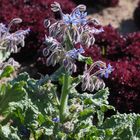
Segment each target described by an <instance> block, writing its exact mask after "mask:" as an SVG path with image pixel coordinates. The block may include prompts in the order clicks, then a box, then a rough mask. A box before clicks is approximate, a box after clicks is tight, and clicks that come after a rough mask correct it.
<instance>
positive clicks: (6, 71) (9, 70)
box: [0, 65, 14, 79]
mask: <svg viewBox="0 0 140 140" xmlns="http://www.w3.org/2000/svg"><path fill="white" fill-rule="evenodd" d="M13 72H14V67H13V66H10V65H9V66H6V67H5V68H4V70H3V72H2V73H1V75H0V79H2V78H4V77H9V76H10V75H11V74H12V73H13Z"/></svg>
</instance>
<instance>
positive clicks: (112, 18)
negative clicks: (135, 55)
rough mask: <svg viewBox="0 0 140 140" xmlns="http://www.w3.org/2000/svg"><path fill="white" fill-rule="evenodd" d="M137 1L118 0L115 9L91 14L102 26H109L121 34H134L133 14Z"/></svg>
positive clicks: (106, 9) (135, 29)
mask: <svg viewBox="0 0 140 140" xmlns="http://www.w3.org/2000/svg"><path fill="white" fill-rule="evenodd" d="M138 1H139V0H120V3H119V5H118V6H117V7H113V8H105V9H103V10H102V11H100V12H98V13H95V14H93V16H94V17H95V18H97V19H98V20H99V21H100V22H101V24H102V25H108V24H111V25H112V26H113V27H116V28H118V29H119V30H120V32H122V33H127V32H134V31H137V30H138V29H137V28H136V26H135V24H134V21H133V12H134V10H135V8H136V6H137V3H138Z"/></svg>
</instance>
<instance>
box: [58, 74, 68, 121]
mask: <svg viewBox="0 0 140 140" xmlns="http://www.w3.org/2000/svg"><path fill="white" fill-rule="evenodd" d="M69 85H70V76H69V74H68V73H65V74H64V76H63V86H62V90H61V98H60V122H63V121H64V119H65V116H66V112H67V105H68V96H69V95H68V94H69Z"/></svg>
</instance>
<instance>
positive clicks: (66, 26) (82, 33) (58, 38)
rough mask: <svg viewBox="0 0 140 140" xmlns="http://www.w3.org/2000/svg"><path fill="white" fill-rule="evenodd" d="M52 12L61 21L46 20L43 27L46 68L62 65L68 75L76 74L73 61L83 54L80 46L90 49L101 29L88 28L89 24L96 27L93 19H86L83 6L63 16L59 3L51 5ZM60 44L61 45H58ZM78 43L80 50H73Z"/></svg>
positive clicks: (95, 21) (96, 22)
mask: <svg viewBox="0 0 140 140" xmlns="http://www.w3.org/2000/svg"><path fill="white" fill-rule="evenodd" d="M51 6H52V8H51V9H52V11H53V12H59V13H60V15H61V20H58V21H55V20H54V22H53V23H52V24H51V21H50V20H48V19H46V20H45V21H44V25H45V27H46V28H48V30H49V35H48V36H46V37H45V40H46V45H47V47H46V48H45V49H44V50H43V55H44V56H45V57H48V58H47V61H46V64H47V66H50V65H53V66H55V65H56V63H60V64H63V65H64V67H65V68H66V69H67V71H69V72H70V73H72V72H76V69H77V67H76V65H75V60H77V59H78V55H79V54H82V53H84V49H83V47H82V46H86V47H90V46H91V45H93V44H94V41H95V39H94V34H99V33H101V32H103V29H102V28H99V29H97V28H95V27H94V26H93V27H90V26H89V24H91V23H92V24H93V25H97V24H99V22H98V21H97V20H95V19H87V12H85V11H86V6H85V5H79V6H77V7H76V8H75V9H74V10H73V11H72V12H71V14H64V13H63V12H62V9H61V6H60V4H59V3H57V2H54V3H53V4H52V5H51ZM60 42H61V43H60ZM76 43H80V48H79V49H75V48H74V45H75V44H76Z"/></svg>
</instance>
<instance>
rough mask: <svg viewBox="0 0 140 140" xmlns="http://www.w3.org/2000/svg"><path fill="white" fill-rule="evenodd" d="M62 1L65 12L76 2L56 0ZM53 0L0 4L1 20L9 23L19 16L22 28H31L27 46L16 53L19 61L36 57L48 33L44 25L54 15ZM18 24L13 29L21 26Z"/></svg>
mask: <svg viewBox="0 0 140 140" xmlns="http://www.w3.org/2000/svg"><path fill="white" fill-rule="evenodd" d="M56 1H57V2H60V4H61V6H62V7H63V9H64V11H65V12H70V11H71V9H72V8H74V6H75V4H74V3H73V2H71V1H70V0H63V1H62V0H56ZM52 2H53V1H52V0H31V1H30V0H1V4H0V9H1V10H0V15H1V16H0V22H4V23H6V24H7V23H8V22H9V21H11V19H13V18H16V17H19V18H21V19H22V20H23V22H22V24H21V26H20V27H21V28H22V29H26V28H28V27H29V28H30V29H31V32H30V34H29V36H28V38H27V39H26V46H27V47H24V48H22V49H21V51H20V53H18V54H16V55H14V57H15V58H16V59H18V60H19V61H26V60H25V59H26V58H29V57H30V58H31V57H32V58H34V57H36V55H37V51H38V50H39V49H40V46H41V44H42V42H43V40H44V34H45V33H46V31H45V29H44V27H43V26H42V24H43V21H44V19H45V18H47V17H54V14H53V13H52V12H51V10H50V8H49V7H50V5H51V3H52ZM20 27H19V26H16V27H15V28H16V29H15V28H14V26H13V28H12V30H18V29H19V28H20Z"/></svg>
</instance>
